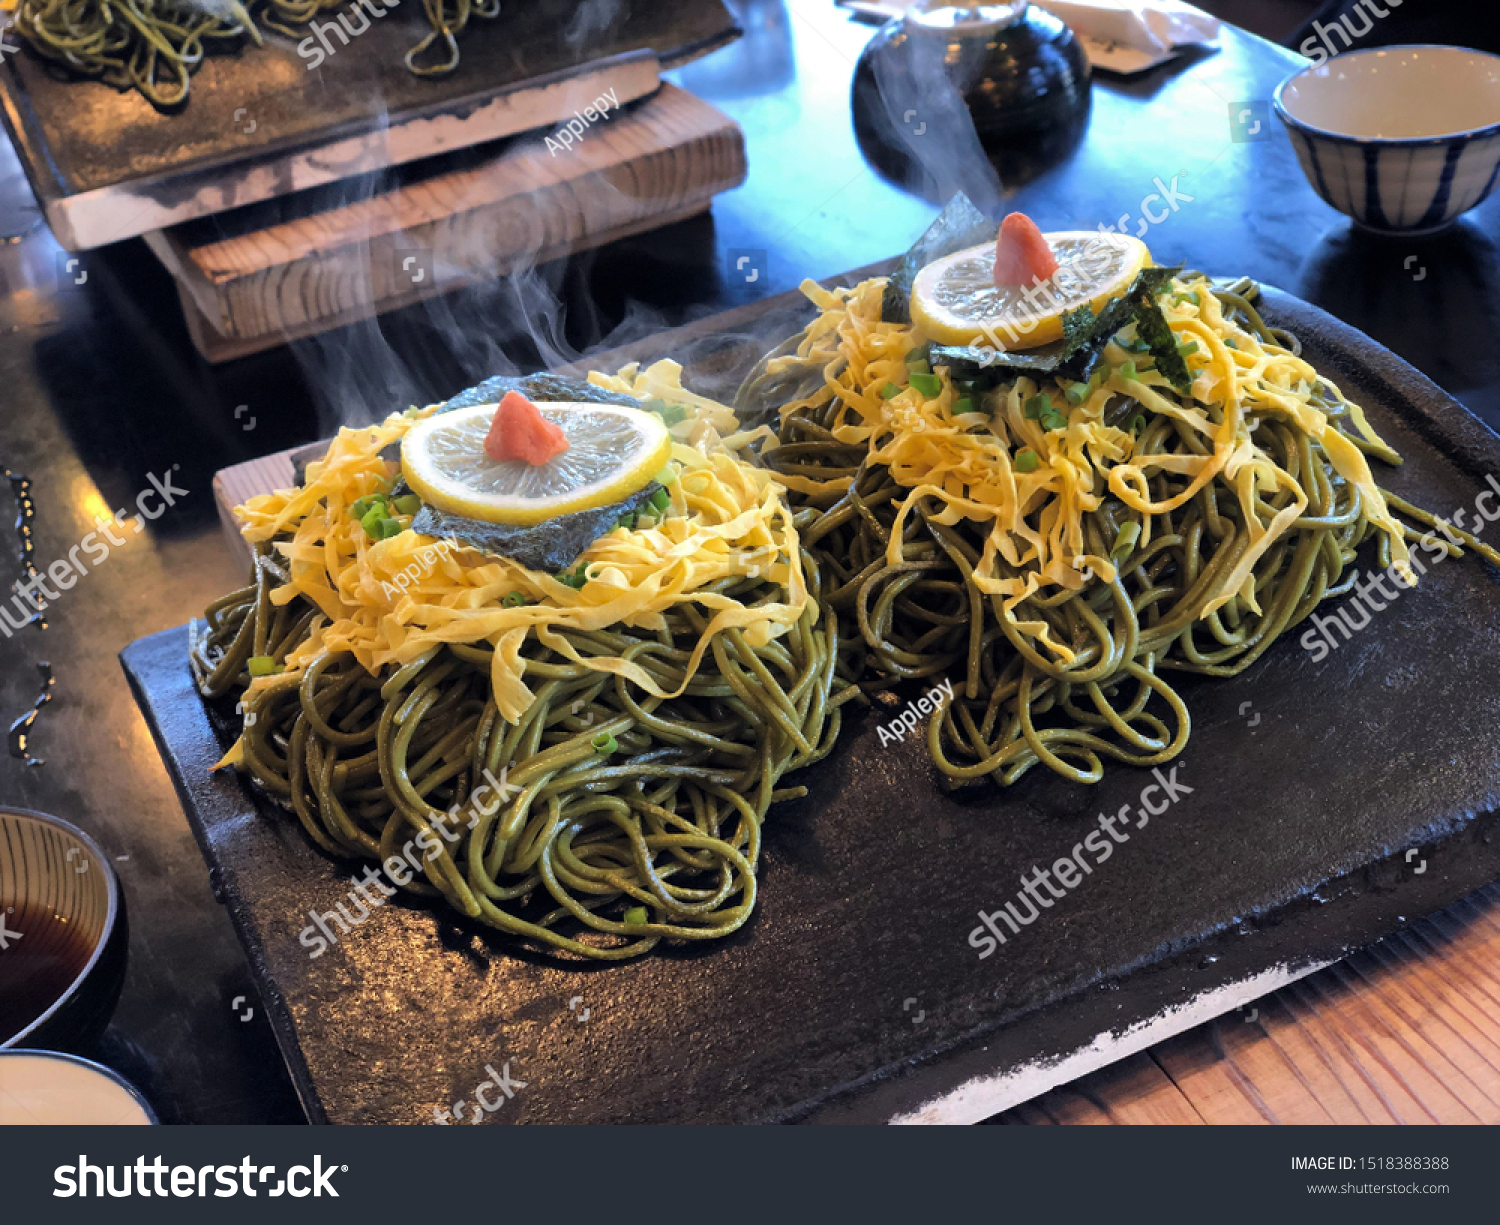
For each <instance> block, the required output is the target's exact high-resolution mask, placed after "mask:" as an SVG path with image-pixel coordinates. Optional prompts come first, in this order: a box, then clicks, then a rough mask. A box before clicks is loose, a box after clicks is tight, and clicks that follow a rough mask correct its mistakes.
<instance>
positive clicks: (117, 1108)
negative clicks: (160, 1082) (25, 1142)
mask: <svg viewBox="0 0 1500 1225" xmlns="http://www.w3.org/2000/svg"><path fill="white" fill-rule="evenodd" d="M156 1122H157V1118H156V1113H155V1112H154V1111H153V1110H152V1109H151V1106H150V1104H149V1103H148V1102H147V1101H146V1099H145V1098H143V1097H142V1096H141V1095H140V1093H139V1092H138V1091H137V1090H136V1088H135V1086H134V1085H132V1084H131V1083H130V1082H129V1081H127V1080H125V1079H124V1078H123V1077H121V1076H120V1075H119V1074H118V1073H115V1072H112V1071H111V1070H110V1069H109V1068H106V1067H103V1066H101V1065H100V1064H97V1063H93V1062H91V1061H90V1060H87V1059H80V1058H78V1056H76V1055H59V1054H58V1053H57V1052H56V1051H0V1127H4V1126H10V1125H21V1126H35V1125H37V1124H39V1123H41V1124H54V1125H57V1124H63V1125H66V1124H78V1123H100V1124H111V1125H119V1124H128V1125H135V1126H151V1125H153V1124H155V1123H156Z"/></svg>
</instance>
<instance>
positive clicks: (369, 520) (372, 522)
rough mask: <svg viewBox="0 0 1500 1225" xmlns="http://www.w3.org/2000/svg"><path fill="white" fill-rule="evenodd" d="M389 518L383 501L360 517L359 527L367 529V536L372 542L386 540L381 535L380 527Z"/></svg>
mask: <svg viewBox="0 0 1500 1225" xmlns="http://www.w3.org/2000/svg"><path fill="white" fill-rule="evenodd" d="M388 517H389V516H388V515H387V514H386V505H385V502H384V501H381V502H378V503H377V504H376V505H374V506H372V507H370V509H369V510H367V511H366V512H365V513H364V514H363V515H362V516H361V517H360V520H359V525H360V527H362V528H364V529H365V535H366V536H368V537H369V538H370V539H371V540H384V539H385V537H384V536H382V535H381V534H380V525H381V524H382V523H384V522H385V521H386V519H387V518H388Z"/></svg>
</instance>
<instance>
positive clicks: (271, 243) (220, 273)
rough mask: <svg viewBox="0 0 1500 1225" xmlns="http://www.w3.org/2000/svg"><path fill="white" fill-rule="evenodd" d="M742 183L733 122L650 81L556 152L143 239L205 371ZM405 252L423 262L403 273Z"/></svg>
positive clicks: (650, 224) (621, 233)
mask: <svg viewBox="0 0 1500 1225" xmlns="http://www.w3.org/2000/svg"><path fill="white" fill-rule="evenodd" d="M744 177H745V154H744V139H743V136H742V134H741V133H740V130H739V128H738V126H737V125H735V124H734V122H733V121H731V120H730V119H728V118H726V117H725V116H724V115H722V114H721V113H720V112H719V111H717V110H715V109H714V108H713V107H712V106H710V105H708V104H707V103H706V102H702V101H700V100H699V99H697V98H695V97H693V96H692V95H691V94H688V93H685V92H684V91H682V90H680V89H677V88H676V87H674V86H671V85H664V86H662V88H661V90H660V91H659V92H658V93H657V94H655V95H654V96H653V97H651V98H650V99H647V100H646V101H644V102H642V103H640V104H639V105H637V106H636V107H635V108H633V109H631V110H629V111H628V112H625V113H623V114H621V115H620V116H619V117H618V118H613V119H608V120H605V121H603V122H599V123H596V124H594V125H593V126H592V127H590V128H589V129H587V130H586V131H585V133H584V135H583V137H582V139H581V140H580V141H579V142H577V143H576V144H574V145H573V147H572V148H571V149H568V150H565V151H563V152H561V153H559V154H557V155H556V156H554V153H553V152H552V151H551V150H549V149H548V148H547V146H546V145H545V144H544V143H539V142H535V141H528V142H524V143H519V142H518V143H511V144H509V145H507V146H505V147H504V148H503V149H501V150H500V151H498V152H497V153H495V154H494V155H492V156H490V157H487V158H485V159H483V160H481V161H479V162H477V163H476V164H473V165H469V166H466V167H464V168H462V169H456V170H452V171H449V172H446V173H443V174H439V175H435V176H433V177H430V178H426V179H422V180H419V181H416V182H412V183H408V184H405V185H402V186H398V187H394V188H392V189H390V190H388V191H384V192H380V193H378V194H376V195H373V196H371V197H369V198H367V199H362V200H355V201H351V202H348V203H345V204H342V205H335V206H330V207H327V208H321V209H318V210H316V211H310V212H307V213H306V214H304V215H300V216H296V217H294V218H292V219H291V220H271V219H269V216H270V215H269V213H267V214H262V215H264V216H266V217H267V218H268V220H267V221H266V222H265V224H257V223H256V210H247V212H246V213H242V214H241V219H240V220H239V222H238V224H237V225H236V231H235V232H234V233H231V234H229V235H228V236H221V235H219V234H216V233H207V232H205V229H204V227H201V226H186V227H173V228H171V229H168V230H163V231H158V232H157V233H154V234H152V235H150V236H148V239H147V241H148V242H149V244H150V246H151V249H152V250H153V251H154V252H155V253H156V254H157V256H158V257H159V258H160V259H161V260H162V262H163V263H164V264H165V265H166V267H167V269H168V270H169V271H170V272H171V273H172V275H173V277H174V279H175V280H176V281H177V285H178V291H179V295H180V297H181V298H182V301H183V306H184V310H185V312H186V314H187V318H188V323H189V328H190V331H192V333H193V338H194V341H195V343H196V344H197V345H198V347H199V349H200V350H202V351H203V353H204V355H205V356H206V357H208V358H209V360H211V361H218V360H227V359H229V358H232V357H239V356H243V355H244V354H246V353H251V352H255V351H258V350H260V349H265V348H270V347H273V346H275V345H277V344H281V343H283V342H285V341H286V340H289V339H293V338H296V337H298V336H305V335H309V334H311V333H314V332H319V331H324V330H327V329H328V328H332V327H337V326H340V325H342V324H345V323H349V322H352V321H354V320H356V319H360V318H363V317H366V316H368V315H370V314H374V313H379V312H381V311H385V310H390V309H394V308H396V307H400V306H405V305H409V304H411V303H413V302H418V301H421V300H422V299H424V298H428V297H431V296H433V295H434V294H439V293H443V292H445V291H447V290H450V289H453V288H456V287H458V286H461V285H465V284H471V283H473V282H476V281H481V280H488V279H490V278H493V277H496V276H501V275H504V274H506V273H508V272H511V271H514V270H515V269H517V268H520V267H526V266H530V265H533V264H537V263H542V262H545V261H547V260H552V259H557V258H560V257H562V256H564V255H567V254H570V253H572V252H574V251H579V250H583V249H585V248H587V247H593V246H598V245H601V244H603V243H606V242H612V241H615V240H617V239H619V238H622V237H625V236H628V235H630V234H633V233H638V232H640V231H642V230H645V229H650V228H654V227H656V226H659V225H663V224H666V223H668V222H671V221H675V220H679V219H681V218H683V217H687V216H691V215H693V214H694V213H698V212H701V211H702V210H703V209H705V208H707V207H708V205H709V203H710V202H711V201H712V199H713V197H714V196H715V195H717V194H718V193H719V192H721V191H725V190H727V189H728V188H731V187H734V186H737V185H738V184H739V183H741V182H742V181H743V180H744ZM245 218H248V221H247V220H245ZM415 252H424V253H426V254H425V255H424V256H423V257H422V258H423V260H424V261H425V264H426V266H425V267H420V268H418V269H416V270H411V269H406V268H404V267H403V264H404V256H405V255H406V254H408V253H415ZM414 271H422V272H424V273H425V275H422V276H421V278H420V280H417V281H414V280H413V276H414Z"/></svg>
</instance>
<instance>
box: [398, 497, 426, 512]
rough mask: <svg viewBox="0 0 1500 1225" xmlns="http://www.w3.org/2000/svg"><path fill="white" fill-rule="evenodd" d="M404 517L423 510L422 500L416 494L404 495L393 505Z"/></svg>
mask: <svg viewBox="0 0 1500 1225" xmlns="http://www.w3.org/2000/svg"><path fill="white" fill-rule="evenodd" d="M392 505H393V506H395V508H396V509H397V510H399V511H400V512H401V513H402V514H403V515H414V514H416V513H417V512H418V511H419V510H421V509H422V499H421V498H419V497H417V495H416V494H414V493H405V494H402V495H401V496H400V497H399V498H397V499H396V500H395V502H393V503H392Z"/></svg>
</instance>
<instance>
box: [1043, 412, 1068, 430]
mask: <svg viewBox="0 0 1500 1225" xmlns="http://www.w3.org/2000/svg"><path fill="white" fill-rule="evenodd" d="M1067 424H1068V419H1067V418H1066V417H1064V416H1063V415H1062V414H1061V413H1060V412H1058V411H1057V410H1056V409H1055V408H1053V409H1049V410H1048V411H1047V412H1046V413H1044V414H1043V415H1042V429H1044V430H1061V429H1065V428H1066V427H1067Z"/></svg>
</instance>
